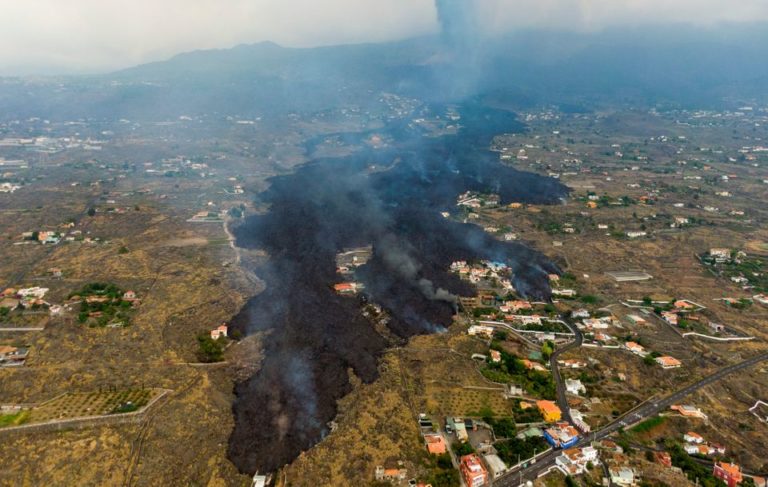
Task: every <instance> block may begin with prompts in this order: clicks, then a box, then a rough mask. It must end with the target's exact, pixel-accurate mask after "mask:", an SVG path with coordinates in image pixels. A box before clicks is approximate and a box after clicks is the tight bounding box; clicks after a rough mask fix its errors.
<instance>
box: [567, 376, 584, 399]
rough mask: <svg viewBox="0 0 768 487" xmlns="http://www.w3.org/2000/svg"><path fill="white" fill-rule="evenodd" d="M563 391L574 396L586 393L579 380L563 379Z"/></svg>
mask: <svg viewBox="0 0 768 487" xmlns="http://www.w3.org/2000/svg"><path fill="white" fill-rule="evenodd" d="M565 389H566V390H567V391H568V393H569V394H574V395H576V396H578V395H579V394H584V393H586V392H587V389H586V387H584V384H582V383H581V381H580V380H579V379H565Z"/></svg>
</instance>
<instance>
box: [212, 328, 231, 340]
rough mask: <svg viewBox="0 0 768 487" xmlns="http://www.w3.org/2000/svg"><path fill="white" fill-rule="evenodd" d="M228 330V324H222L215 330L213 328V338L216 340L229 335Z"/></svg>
mask: <svg viewBox="0 0 768 487" xmlns="http://www.w3.org/2000/svg"><path fill="white" fill-rule="evenodd" d="M227 330H228V328H227V325H221V326H219V327H217V328H214V329H213V330H211V338H213V339H214V340H218V339H219V338H221V337H223V336H224V337H225V336H229V335H227Z"/></svg>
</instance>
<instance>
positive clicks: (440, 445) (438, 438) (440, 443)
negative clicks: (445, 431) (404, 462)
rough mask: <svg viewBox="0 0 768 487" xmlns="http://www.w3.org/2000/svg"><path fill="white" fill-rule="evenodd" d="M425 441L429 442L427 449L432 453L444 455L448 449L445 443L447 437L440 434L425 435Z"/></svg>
mask: <svg viewBox="0 0 768 487" xmlns="http://www.w3.org/2000/svg"><path fill="white" fill-rule="evenodd" d="M424 441H425V442H426V443H427V451H428V452H429V453H430V455H442V454H443V453H445V452H446V451H448V449H447V445H446V444H445V438H443V435H439V434H436V433H435V434H427V435H424Z"/></svg>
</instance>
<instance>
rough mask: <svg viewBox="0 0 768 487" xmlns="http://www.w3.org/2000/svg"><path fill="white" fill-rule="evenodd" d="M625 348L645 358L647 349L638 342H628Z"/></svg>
mask: <svg viewBox="0 0 768 487" xmlns="http://www.w3.org/2000/svg"><path fill="white" fill-rule="evenodd" d="M624 348H626V349H627V350H629V351H630V352H632V353H634V354H635V355H640V356H645V354H646V351H645V347H643V346H642V345H640V344H639V343H636V342H627V343H625V344H624Z"/></svg>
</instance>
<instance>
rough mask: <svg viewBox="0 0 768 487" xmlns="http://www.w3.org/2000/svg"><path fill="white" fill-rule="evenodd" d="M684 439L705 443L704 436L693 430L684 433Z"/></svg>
mask: <svg viewBox="0 0 768 487" xmlns="http://www.w3.org/2000/svg"><path fill="white" fill-rule="evenodd" d="M683 440H684V441H685V442H686V443H696V444H701V443H704V437H703V436H701V435H700V434H698V433H694V432H693V431H689V432H688V433H686V434H684V435H683Z"/></svg>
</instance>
